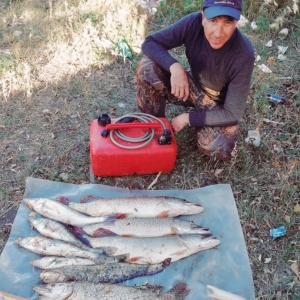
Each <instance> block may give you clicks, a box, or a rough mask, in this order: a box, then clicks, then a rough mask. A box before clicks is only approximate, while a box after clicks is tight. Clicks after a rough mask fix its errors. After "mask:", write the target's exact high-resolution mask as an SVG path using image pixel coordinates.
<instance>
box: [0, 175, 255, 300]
mask: <svg viewBox="0 0 300 300" xmlns="http://www.w3.org/2000/svg"><path fill="white" fill-rule="evenodd" d="M61 195H64V196H67V197H70V198H71V199H72V200H74V201H78V202H79V201H80V199H81V198H82V197H83V196H86V195H97V196H100V197H120V196H123V197H128V196H138V195H143V196H155V195H156V196H158V195H165V196H174V197H181V198H185V199H187V200H188V201H192V202H197V203H200V204H201V205H202V206H203V207H204V209H205V211H204V212H203V213H201V214H198V215H194V216H183V217H181V218H183V219H185V220H190V221H191V220H193V221H194V222H195V223H196V224H199V225H201V226H206V227H209V228H210V230H211V232H212V234H213V235H214V236H216V237H217V238H218V239H219V240H220V241H221V243H220V245H219V246H218V247H217V248H215V249H209V250H205V251H202V252H198V253H196V254H194V255H192V256H189V257H187V258H184V259H181V260H179V261H176V262H174V263H171V265H170V266H169V267H167V268H166V269H165V270H164V271H163V272H162V273H160V274H156V275H154V276H147V277H140V278H136V279H134V280H129V281H126V282H125V283H124V285H134V284H137V285H140V284H146V283H148V284H155V285H162V286H164V287H165V291H167V290H169V289H170V288H171V287H172V286H174V285H175V284H176V283H178V282H186V283H187V286H188V288H189V289H190V293H189V295H188V296H187V298H186V300H196V299H197V300H198V299H199V300H206V299H207V300H209V299H210V298H209V296H208V292H209V291H208V288H207V285H211V286H215V287H217V288H220V289H223V290H225V291H228V292H231V293H233V294H236V295H239V296H242V297H244V298H245V299H247V300H252V299H254V297H255V296H254V286H253V279H252V272H251V268H250V264H249V258H248V254H247V249H246V245H245V241H244V236H243V232H242V229H241V225H240V221H239V216H238V212H237V209H236V204H235V200H234V197H233V194H232V190H231V187H230V185H228V184H218V185H212V186H207V187H204V188H199V189H193V190H153V191H149V190H128V189H123V188H117V187H111V186H105V185H100V184H85V185H74V184H66V183H60V182H53V181H48V180H42V179H35V178H28V179H27V182H26V189H25V195H24V197H30V198H36V197H47V198H51V199H55V198H56V197H57V196H61ZM31 212H32V211H31V210H29V209H28V208H27V207H26V205H25V204H24V203H21V205H20V207H19V210H18V212H17V215H16V218H15V220H14V224H13V226H12V230H11V234H10V237H9V239H8V241H7V243H6V245H5V248H4V249H3V252H2V254H1V257H0V278H1V280H0V290H2V291H5V292H9V293H13V294H15V295H18V296H22V297H25V298H30V299H34V298H35V296H36V295H35V294H34V293H33V291H32V286H33V285H35V284H38V283H39V273H40V270H39V269H37V268H34V267H32V266H31V264H30V261H31V259H33V258H37V257H39V255H37V254H34V253H32V252H30V251H28V250H26V249H23V248H19V247H18V246H17V245H16V244H15V243H14V241H15V240H16V239H17V238H20V237H26V236H33V235H38V233H37V232H36V231H35V230H32V229H31V228H30V225H29V222H28V216H29V214H30V213H31Z"/></svg>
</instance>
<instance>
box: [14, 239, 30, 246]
mask: <svg viewBox="0 0 300 300" xmlns="http://www.w3.org/2000/svg"><path fill="white" fill-rule="evenodd" d="M15 243H16V244H17V245H18V246H22V247H24V246H25V247H26V246H28V245H31V244H32V240H31V237H25V238H18V239H16V240H15Z"/></svg>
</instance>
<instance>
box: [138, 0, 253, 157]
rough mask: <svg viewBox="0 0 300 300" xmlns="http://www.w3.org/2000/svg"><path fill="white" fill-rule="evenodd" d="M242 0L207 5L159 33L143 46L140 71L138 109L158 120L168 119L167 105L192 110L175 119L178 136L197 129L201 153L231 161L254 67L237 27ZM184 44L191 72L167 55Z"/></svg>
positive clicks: (250, 51)
mask: <svg viewBox="0 0 300 300" xmlns="http://www.w3.org/2000/svg"><path fill="white" fill-rule="evenodd" d="M241 10H242V0H229V1H227V0H204V4H203V11H202V12H195V13H192V14H190V15H187V16H186V17H184V18H182V19H181V20H179V21H177V22H176V23H174V24H173V25H171V26H169V27H167V28H164V29H162V30H160V31H157V32H155V33H153V34H151V35H149V36H148V37H146V39H145V41H144V42H143V44H142V51H143V53H144V54H145V56H146V57H144V58H143V59H142V60H141V62H140V63H139V65H138V68H137V104H138V107H139V109H140V110H141V111H142V112H144V113H148V114H152V115H154V116H156V117H165V107H166V100H167V101H168V102H170V103H173V104H176V105H184V106H186V107H188V106H189V107H194V108H195V111H192V112H189V113H182V114H180V115H178V116H176V117H175V118H173V120H172V127H173V129H174V132H175V133H178V132H179V131H180V130H182V129H183V128H184V127H185V126H188V125H189V126H191V127H195V128H196V138H197V144H198V148H199V150H200V151H202V152H203V153H205V154H206V155H208V156H211V157H216V158H217V159H223V160H225V159H230V158H231V153H232V151H233V149H234V147H235V143H236V141H237V139H238V133H239V130H238V122H239V120H240V119H241V118H242V116H243V113H244V110H245V107H246V102H247V97H248V93H249V89H250V83H251V77H252V72H253V67H254V60H255V55H254V48H253V46H252V44H251V42H250V41H249V39H248V38H247V37H246V36H245V35H243V34H242V33H241V32H240V30H239V29H238V28H237V22H238V20H239V19H240V14H241ZM182 45H184V47H185V53H186V57H187V59H188V63H189V66H190V71H185V70H184V68H183V67H182V65H181V64H180V63H179V62H178V61H177V60H176V59H175V58H174V57H172V56H171V55H170V53H169V52H168V50H170V49H173V48H176V47H179V46H182Z"/></svg>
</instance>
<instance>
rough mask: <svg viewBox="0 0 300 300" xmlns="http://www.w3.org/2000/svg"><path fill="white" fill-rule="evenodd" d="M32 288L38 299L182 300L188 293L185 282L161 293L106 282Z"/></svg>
mask: <svg viewBox="0 0 300 300" xmlns="http://www.w3.org/2000/svg"><path fill="white" fill-rule="evenodd" d="M33 290H34V291H35V292H37V293H38V294H39V295H42V297H40V298H38V299H40V300H50V299H55V300H65V299H68V300H83V299H89V300H99V299H101V300H124V299H127V300H137V299H141V300H184V299H185V298H186V296H187V295H188V294H189V289H187V288H186V284H185V283H183V282H181V283H178V284H177V285H175V286H174V287H173V288H172V289H170V290H169V291H168V292H166V293H164V294H161V293H159V291H160V290H159V291H158V292H156V291H155V289H154V288H151V287H148V286H141V287H138V286H135V287H133V286H125V285H118V284H108V283H97V284H95V283H88V282H60V283H49V284H46V285H36V286H34V287H33Z"/></svg>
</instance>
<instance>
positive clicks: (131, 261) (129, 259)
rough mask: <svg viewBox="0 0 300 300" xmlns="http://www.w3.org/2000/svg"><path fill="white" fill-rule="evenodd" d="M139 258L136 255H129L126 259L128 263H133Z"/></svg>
mask: <svg viewBox="0 0 300 300" xmlns="http://www.w3.org/2000/svg"><path fill="white" fill-rule="evenodd" d="M140 259H141V257H140V256H136V257H131V258H128V259H127V260H126V261H127V262H129V263H134V262H137V261H139V260H140Z"/></svg>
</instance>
